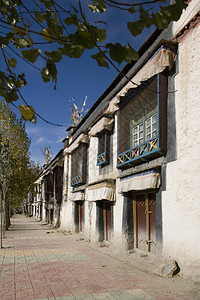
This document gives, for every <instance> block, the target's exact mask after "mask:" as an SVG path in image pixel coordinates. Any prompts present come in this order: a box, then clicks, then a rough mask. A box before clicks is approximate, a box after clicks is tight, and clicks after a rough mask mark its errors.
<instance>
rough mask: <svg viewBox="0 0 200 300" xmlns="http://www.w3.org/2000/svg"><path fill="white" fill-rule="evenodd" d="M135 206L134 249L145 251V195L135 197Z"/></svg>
mask: <svg viewBox="0 0 200 300" xmlns="http://www.w3.org/2000/svg"><path fill="white" fill-rule="evenodd" d="M135 202H136V203H135V204H136V248H139V249H141V250H147V244H146V240H147V224H146V201H145V194H139V195H136V197H135Z"/></svg>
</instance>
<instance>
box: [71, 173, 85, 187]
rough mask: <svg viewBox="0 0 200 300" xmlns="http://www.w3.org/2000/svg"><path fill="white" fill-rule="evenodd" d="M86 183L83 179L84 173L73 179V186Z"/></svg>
mask: <svg viewBox="0 0 200 300" xmlns="http://www.w3.org/2000/svg"><path fill="white" fill-rule="evenodd" d="M84 183H85V181H84V180H83V178H82V175H78V176H76V177H74V178H72V179H71V186H73V187H74V186H78V185H81V184H84Z"/></svg>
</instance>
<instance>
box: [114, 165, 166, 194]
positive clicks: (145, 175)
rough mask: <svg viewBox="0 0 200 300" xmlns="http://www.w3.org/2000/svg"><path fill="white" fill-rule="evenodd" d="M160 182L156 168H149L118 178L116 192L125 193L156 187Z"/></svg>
mask: <svg viewBox="0 0 200 300" xmlns="http://www.w3.org/2000/svg"><path fill="white" fill-rule="evenodd" d="M160 183H161V180H160V173H159V172H158V171H157V170H151V171H147V172H142V173H139V174H134V175H131V176H127V177H123V178H120V182H119V185H118V193H125V192H129V191H132V190H135V191H142V190H148V189H157V188H159V186H160Z"/></svg>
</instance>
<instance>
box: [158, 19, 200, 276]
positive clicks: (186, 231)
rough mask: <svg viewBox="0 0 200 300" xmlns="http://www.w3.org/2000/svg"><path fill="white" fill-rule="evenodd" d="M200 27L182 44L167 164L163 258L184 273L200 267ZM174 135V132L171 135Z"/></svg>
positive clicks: (164, 193)
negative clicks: (173, 261)
mask: <svg viewBox="0 0 200 300" xmlns="http://www.w3.org/2000/svg"><path fill="white" fill-rule="evenodd" d="M199 49H200V26H199V25H197V26H196V27H195V28H193V29H192V30H191V31H190V32H188V33H187V34H185V36H184V37H183V38H182V39H181V40H180V42H179V51H178V64H179V72H178V73H177V74H176V75H175V76H174V89H175V90H176V92H175V118H176V137H175V138H176V139H174V143H176V160H175V161H172V162H169V163H167V169H166V191H164V192H162V214H163V255H164V256H170V257H172V258H174V259H176V260H177V261H178V262H179V264H180V266H181V269H182V270H183V269H184V271H185V272H186V271H187V270H185V269H186V268H187V267H188V264H193V265H197V266H199V267H200V201H199V198H200V191H199V182H200V160H199V153H200V118H199V116H200V51H199ZM168 134H169V135H170V132H168Z"/></svg>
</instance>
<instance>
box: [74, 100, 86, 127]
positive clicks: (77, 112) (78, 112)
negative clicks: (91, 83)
mask: <svg viewBox="0 0 200 300" xmlns="http://www.w3.org/2000/svg"><path fill="white" fill-rule="evenodd" d="M70 102H72V105H71V107H70V112H71V120H70V124H71V125H78V123H79V122H80V121H81V120H82V117H83V115H84V114H85V113H86V112H87V111H88V110H86V111H84V109H85V106H86V102H87V96H85V99H84V101H83V104H82V105H77V104H76V103H75V99H74V98H73V97H72V100H70Z"/></svg>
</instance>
